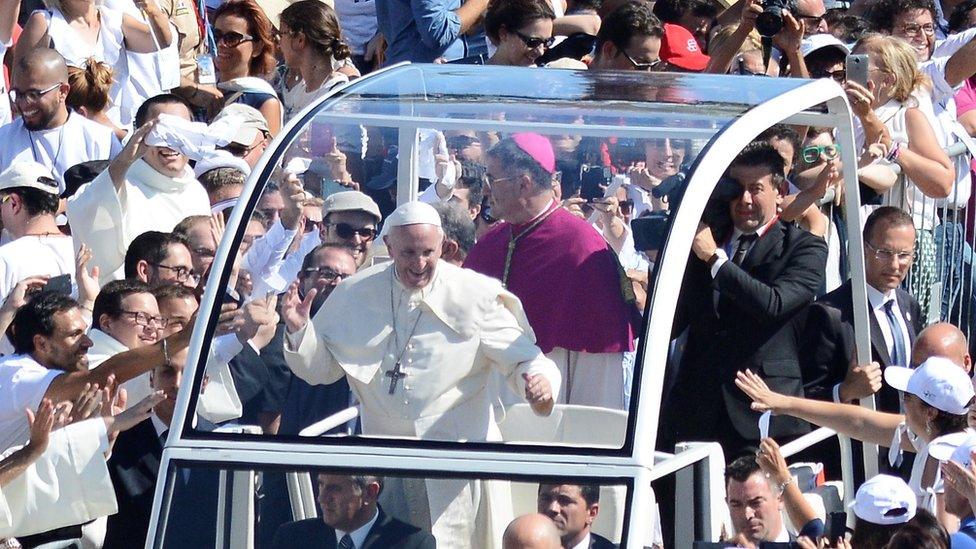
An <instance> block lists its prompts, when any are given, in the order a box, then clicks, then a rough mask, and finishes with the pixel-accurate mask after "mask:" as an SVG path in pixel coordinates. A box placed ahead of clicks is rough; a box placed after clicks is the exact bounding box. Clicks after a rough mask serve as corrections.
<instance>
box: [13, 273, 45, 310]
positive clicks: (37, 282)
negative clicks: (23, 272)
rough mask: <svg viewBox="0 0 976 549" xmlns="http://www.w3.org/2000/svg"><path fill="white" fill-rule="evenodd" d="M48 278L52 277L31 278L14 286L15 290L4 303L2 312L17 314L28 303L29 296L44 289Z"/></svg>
mask: <svg viewBox="0 0 976 549" xmlns="http://www.w3.org/2000/svg"><path fill="white" fill-rule="evenodd" d="M48 278H50V277H48V276H47V275H41V276H29V277H27V278H25V279H23V280H21V281H20V282H18V283H17V285H16V286H14V289H13V290H11V291H10V293H9V294H7V299H5V300H4V302H3V307H2V311H4V312H9V313H11V314H13V313H16V312H17V310H18V309H20V308H21V307H23V306H24V305H25V304H26V303H27V296H28V295H30V294H31V293H33V292H36V291H38V290H40V289H41V288H43V287H44V285H45V284H47V280H48Z"/></svg>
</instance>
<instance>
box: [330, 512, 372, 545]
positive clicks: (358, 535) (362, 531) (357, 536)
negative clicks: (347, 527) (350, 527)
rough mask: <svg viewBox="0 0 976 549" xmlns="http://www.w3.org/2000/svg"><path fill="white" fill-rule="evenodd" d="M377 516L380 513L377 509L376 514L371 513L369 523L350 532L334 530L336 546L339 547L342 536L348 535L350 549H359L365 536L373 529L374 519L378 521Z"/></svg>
mask: <svg viewBox="0 0 976 549" xmlns="http://www.w3.org/2000/svg"><path fill="white" fill-rule="evenodd" d="M379 516H380V511H379V509H377V510H376V512H375V513H373V518H371V519H369V522H367V523H366V524H364V525H362V526H360V527H359V528H357V529H356V530H354V531H352V532H343V531H342V530H339V529H338V528H336V531H335V535H336V545H339V542H340V541H342V538H343V536H345V535H346V534H349V537H350V538H352V549H359V548H360V547H362V546H363V542H365V541H366V535H367V534H369V531H370V530H371V529H372V528H373V525H374V524H376V519H378V518H379Z"/></svg>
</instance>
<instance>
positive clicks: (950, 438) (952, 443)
mask: <svg viewBox="0 0 976 549" xmlns="http://www.w3.org/2000/svg"><path fill="white" fill-rule="evenodd" d="M928 449H929V455H930V456H932V457H933V458H935V459H937V460H939V461H950V460H951V461H955V462H956V463H958V464H959V465H962V466H963V467H969V462H970V461H971V459H972V458H971V455H972V453H973V452H974V451H976V433H973V432H972V431H962V432H959V433H950V434H948V435H943V436H941V437H939V438H937V439H935V440H933V441H932V442H930V443H929V448H928Z"/></svg>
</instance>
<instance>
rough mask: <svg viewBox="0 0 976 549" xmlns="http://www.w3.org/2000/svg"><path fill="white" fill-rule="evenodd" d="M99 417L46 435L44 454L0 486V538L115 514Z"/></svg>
mask: <svg viewBox="0 0 976 549" xmlns="http://www.w3.org/2000/svg"><path fill="white" fill-rule="evenodd" d="M107 450H108V437H107V433H106V430H105V421H104V420H102V418H97V419H89V420H86V421H82V422H80V423H75V424H72V425H69V426H67V427H65V428H64V429H59V430H57V431H54V432H52V433H51V439H50V442H49V444H48V448H47V450H46V451H45V452H44V454H43V455H42V456H41V457H40V458H39V459H38V460H37V461H36V462H34V463H33V464H31V465H30V466H29V467H28V468H27V470H26V471H25V472H24V474H22V475H20V476H19V477H17V478H15V479H13V480H12V481H11V482H10V483H9V484H7V485H6V486H4V487H3V495H2V497H0V538H5V537H14V536H28V535H31V534H37V533H40V532H46V531H48V530H53V529H55V528H61V527H64V526H71V525H72V524H82V523H84V522H88V521H90V520H93V519H96V518H98V517H104V516H108V515H111V514H114V513H116V512H117V511H118V504H117V503H116V500H115V490H114V489H113V488H112V479H111V477H109V474H108V467H107V466H106V464H105V457H104V455H103V454H104V452H106V451H107Z"/></svg>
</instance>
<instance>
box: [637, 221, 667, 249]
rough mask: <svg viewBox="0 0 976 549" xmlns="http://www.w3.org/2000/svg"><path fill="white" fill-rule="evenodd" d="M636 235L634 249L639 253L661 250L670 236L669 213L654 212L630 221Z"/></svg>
mask: <svg viewBox="0 0 976 549" xmlns="http://www.w3.org/2000/svg"><path fill="white" fill-rule="evenodd" d="M630 228H631V232H633V235H634V249H635V250H637V251H638V252H647V251H653V250H660V249H661V248H662V247H664V239H665V238H667V236H668V215H667V212H653V213H651V214H650V215H646V216H643V217H637V218H634V219H632V220H631V221H630Z"/></svg>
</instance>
